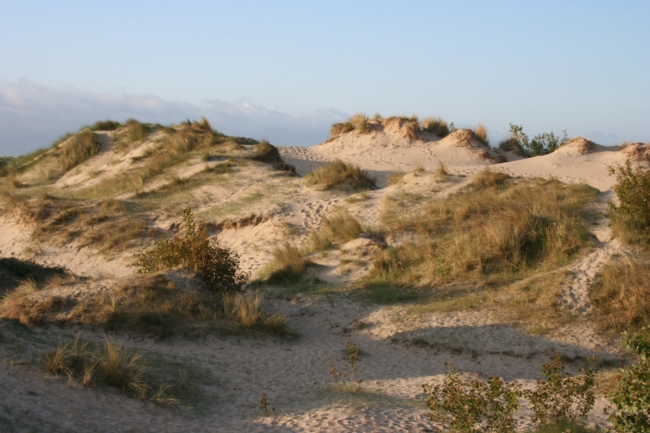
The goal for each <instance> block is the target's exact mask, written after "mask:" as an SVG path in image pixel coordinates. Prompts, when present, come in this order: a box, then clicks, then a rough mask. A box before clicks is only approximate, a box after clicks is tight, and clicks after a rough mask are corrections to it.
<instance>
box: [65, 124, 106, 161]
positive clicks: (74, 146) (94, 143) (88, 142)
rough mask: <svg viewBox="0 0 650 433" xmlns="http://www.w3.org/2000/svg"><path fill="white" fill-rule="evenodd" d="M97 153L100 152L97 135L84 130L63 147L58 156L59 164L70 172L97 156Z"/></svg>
mask: <svg viewBox="0 0 650 433" xmlns="http://www.w3.org/2000/svg"><path fill="white" fill-rule="evenodd" d="M97 152H99V140H98V139H97V134H95V133H94V132H93V131H91V130H90V129H84V130H83V131H81V132H79V133H78V134H76V135H75V136H73V137H72V138H71V139H70V140H69V141H68V142H67V143H66V144H65V145H64V146H63V148H62V149H61V152H60V153H59V156H58V159H59V164H60V165H61V168H62V169H63V170H64V171H68V170H70V169H71V168H74V167H76V166H77V165H79V164H81V163H82V162H84V161H86V160H88V159H90V158H92V157H93V156H95V155H97Z"/></svg>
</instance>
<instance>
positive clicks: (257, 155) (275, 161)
mask: <svg viewBox="0 0 650 433" xmlns="http://www.w3.org/2000/svg"><path fill="white" fill-rule="evenodd" d="M251 159H252V160H253V161H260V162H263V163H265V164H271V165H272V166H273V167H274V168H275V169H277V170H283V171H288V172H290V173H293V174H295V173H296V169H295V167H293V166H292V165H289V164H287V163H285V162H284V160H283V159H282V157H281V156H280V152H278V149H277V148H276V147H275V146H273V145H272V144H271V143H269V142H268V141H266V140H262V141H261V142H259V143H257V144H256V145H255V146H254V147H253V156H252V157H251Z"/></svg>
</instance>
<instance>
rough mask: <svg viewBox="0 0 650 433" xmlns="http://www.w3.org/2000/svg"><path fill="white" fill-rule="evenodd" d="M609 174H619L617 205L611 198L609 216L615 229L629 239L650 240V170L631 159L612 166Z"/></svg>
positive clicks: (640, 241)
mask: <svg viewBox="0 0 650 433" xmlns="http://www.w3.org/2000/svg"><path fill="white" fill-rule="evenodd" d="M609 174H610V175H615V176H616V185H614V188H613V189H614V192H615V193H616V196H617V197H618V200H619V202H620V203H619V205H618V206H617V205H616V204H614V202H612V201H611V200H610V201H609V203H608V204H607V212H606V214H605V215H606V216H607V217H609V218H611V220H612V223H613V226H614V231H615V233H616V234H617V235H619V236H622V237H623V239H624V240H625V241H627V242H629V243H646V244H647V243H648V242H650V233H649V229H650V170H647V169H644V168H643V167H636V168H634V167H632V161H630V160H629V159H628V160H627V161H626V162H625V165H624V166H622V167H620V166H619V167H610V168H609Z"/></svg>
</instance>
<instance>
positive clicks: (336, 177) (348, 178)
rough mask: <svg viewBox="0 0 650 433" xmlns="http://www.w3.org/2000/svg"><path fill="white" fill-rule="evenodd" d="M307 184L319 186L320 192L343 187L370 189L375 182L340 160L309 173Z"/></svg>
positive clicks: (359, 169)
mask: <svg viewBox="0 0 650 433" xmlns="http://www.w3.org/2000/svg"><path fill="white" fill-rule="evenodd" d="M307 182H308V183H309V184H311V185H318V186H320V188H321V189H322V190H328V189H331V188H334V187H343V186H348V187H350V188H352V189H372V188H374V187H375V180H374V179H373V178H371V177H370V176H369V175H368V173H367V172H366V171H365V170H361V168H359V167H358V166H356V165H353V164H348V163H345V162H343V161H341V160H340V159H337V160H335V161H334V162H330V163H328V164H327V165H325V166H324V167H321V168H319V169H317V170H314V171H313V172H311V173H310V174H309V175H308V176H307Z"/></svg>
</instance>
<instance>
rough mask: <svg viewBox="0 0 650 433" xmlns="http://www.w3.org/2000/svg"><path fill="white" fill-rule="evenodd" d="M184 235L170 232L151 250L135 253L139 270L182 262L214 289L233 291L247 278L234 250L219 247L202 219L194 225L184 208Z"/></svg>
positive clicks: (190, 214) (240, 287) (149, 269)
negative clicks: (167, 236) (173, 234)
mask: <svg viewBox="0 0 650 433" xmlns="http://www.w3.org/2000/svg"><path fill="white" fill-rule="evenodd" d="M183 219H184V223H185V236H182V237H181V236H173V237H171V238H166V239H161V240H159V241H157V242H156V245H155V248H154V249H153V250H152V251H148V252H144V253H141V254H140V255H139V256H138V261H137V266H138V267H139V272H156V271H158V270H160V269H167V268H172V267H175V266H179V265H180V266H183V267H184V268H186V269H188V270H190V271H192V272H196V273H197V274H198V275H199V276H200V277H201V278H202V279H203V280H204V281H205V282H206V283H208V284H209V286H210V288H211V289H212V290H213V291H215V292H237V291H240V290H242V287H243V286H244V284H246V282H247V281H248V274H245V273H242V272H241V271H240V269H239V256H238V255H237V253H236V252H234V251H231V250H229V249H227V248H222V247H220V246H219V245H218V244H217V242H216V241H212V240H210V239H209V238H208V230H207V228H206V226H205V224H204V223H199V224H198V226H197V225H196V224H195V222H194V215H193V214H192V211H191V210H190V209H189V208H188V209H185V211H184V212H183Z"/></svg>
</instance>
